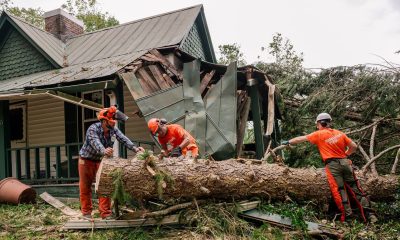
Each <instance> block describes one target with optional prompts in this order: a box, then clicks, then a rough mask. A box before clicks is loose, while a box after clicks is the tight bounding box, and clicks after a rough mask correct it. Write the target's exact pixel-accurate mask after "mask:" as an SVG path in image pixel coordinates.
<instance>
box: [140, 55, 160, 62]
mask: <svg viewBox="0 0 400 240" xmlns="http://www.w3.org/2000/svg"><path fill="white" fill-rule="evenodd" d="M140 59H142V60H145V61H147V62H160V61H158V60H157V59H154V58H151V57H149V56H141V57H140Z"/></svg>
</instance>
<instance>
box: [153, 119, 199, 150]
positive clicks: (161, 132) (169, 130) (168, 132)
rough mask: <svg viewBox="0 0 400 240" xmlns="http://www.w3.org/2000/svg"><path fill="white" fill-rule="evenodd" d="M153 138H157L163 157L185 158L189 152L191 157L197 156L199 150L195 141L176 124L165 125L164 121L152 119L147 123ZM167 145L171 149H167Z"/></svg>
mask: <svg viewBox="0 0 400 240" xmlns="http://www.w3.org/2000/svg"><path fill="white" fill-rule="evenodd" d="M147 125H148V127H149V130H150V132H151V134H152V135H153V136H157V137H158V141H159V142H160V144H161V147H162V150H163V151H162V154H163V156H171V157H179V156H181V155H184V156H187V154H188V153H189V152H191V157H193V158H197V157H198V156H199V148H198V147H197V145H196V140H195V139H194V138H193V137H192V135H190V133H188V132H187V131H186V130H185V129H184V128H183V127H182V126H180V125H178V124H167V121H166V120H165V119H158V118H152V119H150V120H149V121H148V123H147ZM168 145H170V146H171V147H172V149H171V148H168Z"/></svg>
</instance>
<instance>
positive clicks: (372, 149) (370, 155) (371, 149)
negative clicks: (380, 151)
mask: <svg viewBox="0 0 400 240" xmlns="http://www.w3.org/2000/svg"><path fill="white" fill-rule="evenodd" d="M377 128H378V124H376V125H374V126H373V127H372V133H371V140H370V141H369V157H370V159H371V158H373V157H374V145H375V136H376V129H377ZM371 172H372V173H373V174H375V175H378V172H377V171H376V167H375V162H373V163H372V164H371Z"/></svg>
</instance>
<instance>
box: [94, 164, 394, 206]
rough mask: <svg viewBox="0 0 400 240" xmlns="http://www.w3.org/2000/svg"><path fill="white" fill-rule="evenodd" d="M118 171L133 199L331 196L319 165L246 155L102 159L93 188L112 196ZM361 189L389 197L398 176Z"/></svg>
mask: <svg viewBox="0 0 400 240" xmlns="http://www.w3.org/2000/svg"><path fill="white" fill-rule="evenodd" d="M116 169H121V170H122V171H121V173H122V180H123V183H124V189H125V191H126V192H128V193H129V194H131V195H132V197H133V198H135V199H141V200H148V199H155V198H159V197H160V195H162V197H163V198H164V199H169V198H173V199H182V200H183V199H192V198H197V199H200V198H218V199H232V198H235V199H240V198H248V197H252V196H259V197H265V198H270V199H280V200H284V199H287V197H289V198H291V199H293V200H307V201H314V202H319V203H326V202H327V201H328V200H329V199H330V197H331V194H330V191H329V188H328V184H327V179H326V176H325V172H324V170H323V169H315V168H302V169H297V168H289V167H287V166H282V165H278V164H266V163H260V161H252V160H246V159H231V160H225V161H209V160H198V161H192V160H179V159H177V158H171V159H164V160H161V161H159V160H154V159H152V160H150V161H148V160H146V161H144V160H138V159H136V158H134V159H131V160H127V159H122V158H113V159H108V158H105V159H103V161H102V164H101V166H100V169H99V171H98V174H97V178H96V191H97V192H98V194H100V195H111V194H112V193H113V190H114V185H113V177H112V173H113V172H115V170H116ZM358 177H359V180H360V182H361V185H362V186H363V188H364V190H365V191H366V192H367V193H368V194H369V195H371V197H372V199H378V200H383V199H388V198H392V197H393V195H394V193H395V192H396V190H397V189H398V187H399V180H398V176H394V175H388V176H372V175H367V176H363V175H362V174H358Z"/></svg>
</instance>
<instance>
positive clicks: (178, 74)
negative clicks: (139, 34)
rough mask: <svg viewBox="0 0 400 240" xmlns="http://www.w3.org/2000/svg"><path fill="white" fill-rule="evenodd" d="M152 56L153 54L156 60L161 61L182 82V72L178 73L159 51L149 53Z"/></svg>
mask: <svg viewBox="0 0 400 240" xmlns="http://www.w3.org/2000/svg"><path fill="white" fill-rule="evenodd" d="M149 52H150V53H151V54H153V55H154V56H155V57H156V58H158V59H160V61H161V63H162V64H163V65H164V66H165V67H166V68H167V69H168V70H169V71H170V72H172V73H173V74H174V75H175V76H177V77H178V79H180V80H182V74H181V72H180V71H178V70H177V69H176V68H175V66H174V65H173V64H172V63H171V62H170V61H168V59H167V58H165V57H164V56H163V55H162V54H161V53H160V52H159V51H158V50H157V49H152V50H150V51H149Z"/></svg>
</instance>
